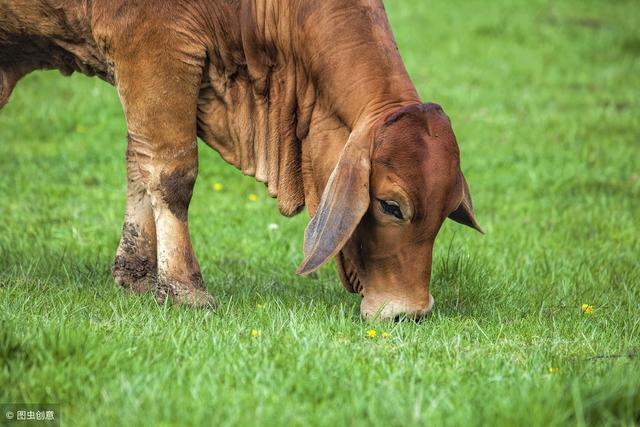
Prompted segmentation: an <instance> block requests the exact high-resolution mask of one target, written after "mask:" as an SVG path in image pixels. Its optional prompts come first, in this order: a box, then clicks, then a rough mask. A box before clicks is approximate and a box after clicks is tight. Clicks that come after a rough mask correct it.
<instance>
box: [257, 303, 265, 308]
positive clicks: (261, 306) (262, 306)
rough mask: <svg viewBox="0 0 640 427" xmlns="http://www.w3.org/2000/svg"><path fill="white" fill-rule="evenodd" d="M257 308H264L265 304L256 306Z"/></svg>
mask: <svg viewBox="0 0 640 427" xmlns="http://www.w3.org/2000/svg"><path fill="white" fill-rule="evenodd" d="M256 307H258V308H264V304H256Z"/></svg>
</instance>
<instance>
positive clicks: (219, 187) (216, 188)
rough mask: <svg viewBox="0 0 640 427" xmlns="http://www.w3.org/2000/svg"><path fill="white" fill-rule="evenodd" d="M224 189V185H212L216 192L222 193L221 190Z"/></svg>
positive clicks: (215, 183) (216, 183) (217, 183)
mask: <svg viewBox="0 0 640 427" xmlns="http://www.w3.org/2000/svg"><path fill="white" fill-rule="evenodd" d="M223 188H224V185H222V184H221V183H219V182H214V183H213V189H214V190H216V191H222V189H223Z"/></svg>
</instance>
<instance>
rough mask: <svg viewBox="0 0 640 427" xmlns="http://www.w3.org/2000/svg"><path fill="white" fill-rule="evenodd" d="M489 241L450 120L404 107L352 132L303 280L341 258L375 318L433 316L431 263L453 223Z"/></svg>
mask: <svg viewBox="0 0 640 427" xmlns="http://www.w3.org/2000/svg"><path fill="white" fill-rule="evenodd" d="M447 217H449V218H451V219H453V220H454V221H457V222H459V223H462V224H465V225H467V226H469V227H472V228H475V229H476V230H478V231H480V232H482V230H481V228H480V226H479V225H478V223H477V221H476V218H475V215H474V213H473V209H472V203H471V196H470V194H469V188H468V186H467V183H466V181H465V178H464V176H463V175H462V172H461V170H460V156H459V151H458V145H457V142H456V138H455V135H454V134H453V130H452V129H451V124H450V122H449V119H448V118H447V116H446V115H445V114H444V112H443V111H442V109H441V108H440V107H439V106H438V105H436V104H424V105H415V106H411V107H405V108H403V109H402V110H400V111H397V112H395V113H394V114H392V115H391V116H389V117H386V118H384V119H383V120H381V121H380V122H379V123H374V124H370V125H368V126H366V127H364V128H358V129H354V131H353V132H352V133H351V135H350V137H349V140H348V142H347V144H346V145H345V147H344V150H343V151H342V154H341V155H340V159H339V160H338V163H337V165H336V167H335V169H334V170H333V172H332V174H331V176H330V177H329V181H328V182H327V185H326V187H325V190H324V192H323V194H322V199H321V201H320V205H319V206H318V209H317V211H316V214H315V215H314V217H313V219H312V220H311V222H310V223H309V226H308V227H307V230H306V233H305V240H304V254H305V258H304V261H303V262H302V264H301V265H300V267H299V268H298V273H299V274H305V273H309V272H311V271H313V270H315V269H317V268H318V267H320V266H321V265H322V264H324V263H325V262H327V261H328V260H329V259H331V258H332V257H334V256H335V257H336V260H337V264H338V271H339V273H340V278H341V280H342V283H343V284H344V286H345V287H346V288H347V289H348V290H350V291H352V292H359V293H360V294H361V295H362V296H363V300H362V304H361V307H360V311H361V313H362V314H363V315H364V316H365V317H367V318H376V317H378V318H383V319H388V318H395V317H398V316H402V315H407V316H408V317H413V318H419V317H421V316H422V315H424V314H425V313H427V312H429V311H430V310H431V307H432V306H433V302H434V300H433V297H432V296H431V293H430V292H429V280H430V277H431V255H432V250H433V243H434V240H435V238H436V234H437V233H438V230H439V229H440V226H441V225H442V223H443V221H444V220H445V219H446V218H447Z"/></svg>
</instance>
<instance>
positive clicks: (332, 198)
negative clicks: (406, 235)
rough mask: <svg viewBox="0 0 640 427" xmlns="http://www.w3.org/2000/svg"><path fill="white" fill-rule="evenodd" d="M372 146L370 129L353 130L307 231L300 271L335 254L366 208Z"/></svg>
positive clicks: (310, 269) (316, 266)
mask: <svg viewBox="0 0 640 427" xmlns="http://www.w3.org/2000/svg"><path fill="white" fill-rule="evenodd" d="M370 148H371V144H370V141H369V137H368V133H367V132H365V131H356V130H354V131H353V132H351V135H350V136H349V140H348V141H347V143H346V145H345V146H344V149H343V150H342V153H341V154H340V159H339V160H338V163H337V165H336V167H335V169H334V170H333V172H332V173H331V176H330V177H329V180H328V181H327V185H326V187H325V189H324V192H323V193H322V198H321V199H320V205H319V206H318V210H317V211H316V214H315V215H314V217H313V218H312V219H311V222H309V225H308V226H307V229H306V231H305V233H304V260H303V261H302V263H301V264H300V266H299V267H298V270H297V271H296V273H297V274H307V273H311V272H312V271H314V270H316V269H317V268H319V267H320V266H322V265H323V264H324V263H326V262H327V261H328V260H330V259H331V258H333V257H334V256H335V255H336V254H337V253H338V252H339V251H340V250H341V249H342V247H343V246H344V245H345V243H347V240H349V238H350V237H351V235H352V234H353V231H354V230H355V229H356V227H357V226H358V224H359V223H360V220H361V219H362V217H363V216H364V214H365V213H366V212H367V209H368V208H369V176H370V172H371V158H370V157H371V154H370Z"/></svg>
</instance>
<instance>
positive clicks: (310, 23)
mask: <svg viewBox="0 0 640 427" xmlns="http://www.w3.org/2000/svg"><path fill="white" fill-rule="evenodd" d="M276 3H277V2H273V3H271V4H272V5H273V4H276ZM286 14H288V15H287V17H286V19H285V20H284V22H285V24H283V23H282V21H281V22H279V23H278V24H279V26H278V29H279V30H280V31H281V32H285V34H290V35H291V38H287V37H286V36H285V37H282V36H281V35H280V33H276V34H279V39H280V42H281V43H282V40H285V42H286V43H288V45H289V47H290V49H291V50H292V51H293V57H295V58H298V60H299V61H301V62H302V64H303V67H302V68H303V69H304V71H305V73H306V75H305V76H304V77H303V80H306V79H308V80H309V84H310V85H312V86H313V89H314V92H315V94H316V95H317V97H316V98H315V99H314V108H313V112H312V114H311V115H310V117H311V120H310V122H309V126H308V129H309V131H308V134H307V133H306V132H303V133H302V135H299V137H300V138H301V139H302V140H303V144H302V151H303V153H302V154H303V156H302V159H303V161H302V176H303V181H304V192H305V204H306V206H307V208H308V210H309V212H310V213H311V214H312V215H313V214H314V212H315V210H316V207H317V205H318V203H319V200H320V196H321V194H322V192H323V190H324V187H325V185H326V182H327V181H328V178H329V175H330V174H331V172H332V171H333V168H334V166H335V164H336V163H337V160H338V157H339V155H340V153H341V151H342V148H343V147H344V145H345V143H346V141H347V139H348V137H349V133H350V132H351V131H352V130H353V129H354V128H356V127H358V126H372V125H373V124H374V123H375V122H376V121H377V120H379V119H381V118H383V117H385V116H387V115H388V114H390V113H391V112H393V111H395V110H397V109H399V108H402V107H403V106H406V105H408V104H415V103H418V102H419V97H418V94H417V92H416V90H415V87H414V85H413V84H412V82H411V80H410V79H409V76H408V73H407V71H406V69H405V66H404V64H403V62H402V59H401V58H400V55H399V52H398V49H397V45H396V43H395V40H394V37H393V34H392V32H391V29H390V26H389V22H388V20H387V17H386V13H385V11H384V8H383V6H382V3H381V2H380V1H378V0H354V1H350V2H344V1H343V0H325V1H323V2H317V1H301V2H298V3H295V7H293V8H291V9H289V10H288V11H287V12H286ZM265 15H266V16H277V15H273V14H271V15H269V14H263V16H265ZM287 25H289V26H290V27H289V28H287ZM256 28H264V27H262V26H260V25H258V26H257V27H256ZM292 29H293V30H292ZM263 34H264V32H263ZM267 34H268V32H267ZM271 34H274V32H271ZM267 43H268V42H267ZM280 47H281V49H283V50H284V49H286V48H287V46H280ZM298 78H299V79H300V77H298ZM300 101H301V100H298V102H300ZM302 101H303V103H304V101H305V100H302ZM307 101H308V100H307ZM304 125H305V124H304V123H303V126H298V129H300V128H303V129H305V130H306V129H307V127H305V126H304Z"/></svg>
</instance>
